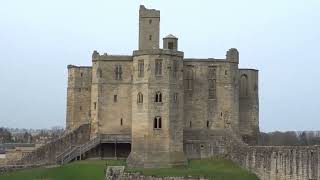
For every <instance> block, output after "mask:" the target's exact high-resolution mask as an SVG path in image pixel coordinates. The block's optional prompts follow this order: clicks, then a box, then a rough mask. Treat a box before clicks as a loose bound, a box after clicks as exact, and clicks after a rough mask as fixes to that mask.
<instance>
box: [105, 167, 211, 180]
mask: <svg viewBox="0 0 320 180" xmlns="http://www.w3.org/2000/svg"><path fill="white" fill-rule="evenodd" d="M124 169H125V167H124V166H108V168H107V170H106V180H208V179H207V178H203V177H157V176H145V175H143V174H141V173H127V172H125V171H124Z"/></svg>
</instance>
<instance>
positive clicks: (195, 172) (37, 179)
mask: <svg viewBox="0 0 320 180" xmlns="http://www.w3.org/2000/svg"><path fill="white" fill-rule="evenodd" d="M106 163H107V164H108V165H125V161H124V160H117V161H115V160H108V161H104V160H91V161H76V162H73V163H70V164H67V165H63V166H60V167H54V168H34V169H27V170H20V171H16V172H11V173H7V174H4V175H0V180H73V179H75V180H104V170H105V165H106ZM127 171H129V172H142V173H143V174H146V175H156V176H187V175H191V176H206V177H210V178H212V179H214V180H257V179H258V178H257V177H256V176H255V175H254V174H252V173H250V172H248V171H246V170H244V169H242V168H239V167H238V166H237V165H235V164H234V163H232V162H231V161H227V160H209V159H207V160H191V161H189V165H188V166H187V167H177V168H165V169H127Z"/></svg>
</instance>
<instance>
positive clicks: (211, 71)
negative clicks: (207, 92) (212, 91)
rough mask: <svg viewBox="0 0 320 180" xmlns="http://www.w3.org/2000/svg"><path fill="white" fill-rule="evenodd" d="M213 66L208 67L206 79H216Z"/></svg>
mask: <svg viewBox="0 0 320 180" xmlns="http://www.w3.org/2000/svg"><path fill="white" fill-rule="evenodd" d="M216 69H217V68H216V67H215V66H209V67H208V79H216V71H217V70H216Z"/></svg>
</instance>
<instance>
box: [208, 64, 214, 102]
mask: <svg viewBox="0 0 320 180" xmlns="http://www.w3.org/2000/svg"><path fill="white" fill-rule="evenodd" d="M208 93H209V94H208V98H209V99H216V66H209V67H208Z"/></svg>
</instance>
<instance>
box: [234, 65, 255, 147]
mask: <svg viewBox="0 0 320 180" xmlns="http://www.w3.org/2000/svg"><path fill="white" fill-rule="evenodd" d="M239 84H240V88H239V94H240V97H239V99H240V106H239V108H240V109H239V110H240V111H239V113H240V117H239V118H240V119H239V128H240V134H241V136H242V137H243V140H244V141H245V142H247V143H249V144H257V140H258V133H259V94H258V71H257V70H255V69H240V71H239Z"/></svg>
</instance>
